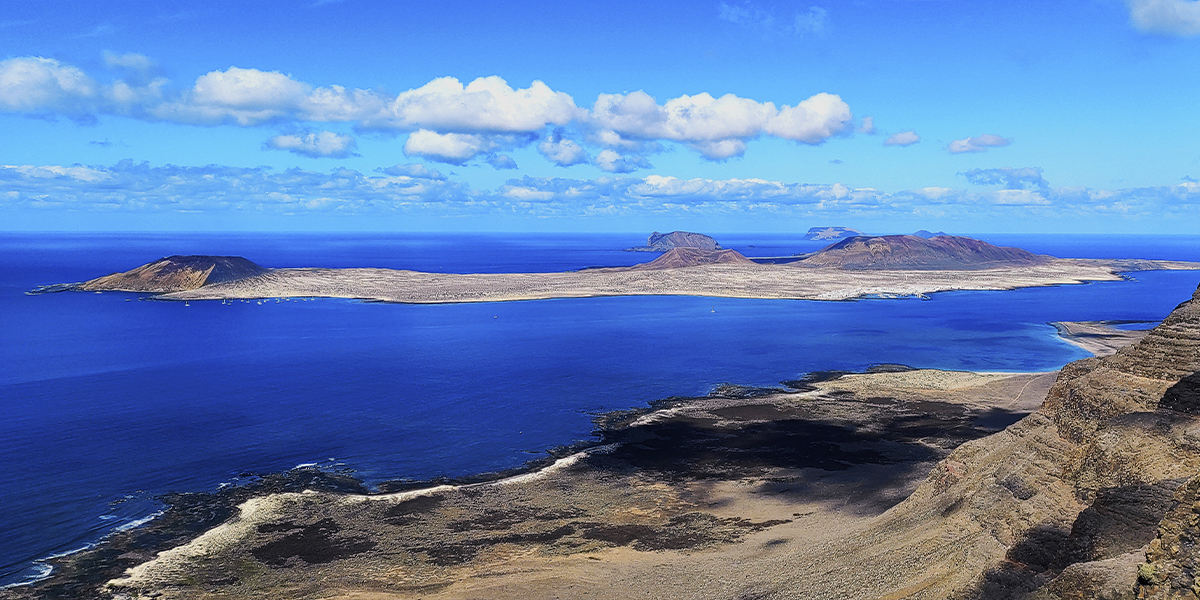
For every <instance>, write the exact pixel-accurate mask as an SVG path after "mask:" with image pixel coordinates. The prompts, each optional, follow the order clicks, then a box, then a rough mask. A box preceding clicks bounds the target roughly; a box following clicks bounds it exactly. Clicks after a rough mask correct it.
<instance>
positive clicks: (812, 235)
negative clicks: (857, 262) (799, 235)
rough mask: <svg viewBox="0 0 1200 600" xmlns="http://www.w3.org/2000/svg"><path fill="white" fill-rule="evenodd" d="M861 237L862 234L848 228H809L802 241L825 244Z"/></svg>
mask: <svg viewBox="0 0 1200 600" xmlns="http://www.w3.org/2000/svg"><path fill="white" fill-rule="evenodd" d="M861 235H864V234H863V232H861V231H859V230H857V229H851V228H849V227H810V228H809V230H808V233H806V234H804V239H806V240H809V241H815V242H826V241H832V240H840V239H843V238H848V237H855V236H861Z"/></svg>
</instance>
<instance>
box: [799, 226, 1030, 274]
mask: <svg viewBox="0 0 1200 600" xmlns="http://www.w3.org/2000/svg"><path fill="white" fill-rule="evenodd" d="M1053 260H1054V258H1053V257H1050V256H1040V255H1037V254H1033V253H1032V252H1029V251H1027V250H1022V249H1020V248H1010V247H1006V246H995V245H992V244H989V243H987V242H984V241H982V240H977V239H974V238H969V237H959V236H951V235H944V234H943V235H939V236H937V237H929V238H925V237H921V236H916V235H882V236H874V237H867V236H858V237H849V238H846V239H844V240H842V241H840V242H838V243H836V244H833V245H832V246H829V247H826V248H824V249H822V250H821V251H820V252H817V253H816V254H814V255H812V256H810V257H808V258H805V259H804V260H802V261H799V262H798V263H796V264H798V265H800V266H806V267H839V268H842V269H905V270H908V269H986V268H989V267H1016V266H1033V265H1043V264H1047V263H1049V262H1051V261H1053Z"/></svg>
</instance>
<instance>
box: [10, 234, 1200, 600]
mask: <svg viewBox="0 0 1200 600" xmlns="http://www.w3.org/2000/svg"><path fill="white" fill-rule="evenodd" d="M716 237H717V238H718V240H720V241H721V242H722V244H723V245H724V246H726V247H732V248H734V249H737V250H739V251H741V252H743V253H744V254H747V255H749V256H780V255H788V254H793V253H797V252H809V251H813V250H816V249H818V248H820V247H821V245H822V244H819V243H814V242H806V241H803V240H802V239H800V236H799V235H796V236H782V235H775V236H754V235H744V234H727V235H717V236H716ZM978 237H981V238H983V239H986V240H987V241H990V242H993V243H997V244H1003V245H1015V246H1020V247H1023V248H1026V249H1029V250H1032V251H1034V252H1039V253H1046V254H1053V255H1056V256H1063V257H1085V258H1131V257H1133V258H1159V259H1179V260H1195V261H1200V236H1167V237H1162V236H1084V235H1070V236H1049V235H1045V236H1038V235H1024V236H1016V235H981V236H978ZM644 240H645V237H644V235H638V234H610V235H609V234H606V235H575V234H572V235H511V234H508V235H502V234H495V235H482V234H455V235H450V234H366V235H364V234H345V235H341V234H333V235H331V234H286V235H285V234H170V235H165V234H140V233H139V234H121V235H113V234H104V235H98V234H57V233H56V234H13V233H8V234H0V315H2V316H3V326H2V327H0V456H3V457H4V461H3V467H0V508H2V510H0V532H2V533H0V585H5V584H12V583H17V582H21V581H26V580H28V579H30V578H32V577H35V576H37V575H39V574H41V573H44V571H45V567H44V566H43V565H40V564H39V563H37V562H36V561H37V560H38V559H42V558H45V557H48V556H52V555H55V554H59V553H63V552H70V551H73V550H77V549H79V548H81V547H85V546H87V545H88V544H91V543H94V542H96V541H97V540H99V539H101V538H102V537H103V536H104V535H105V534H106V533H109V532H111V531H113V530H115V529H118V528H122V527H129V526H131V525H132V524H136V523H138V522H141V520H143V519H145V518H146V517H148V516H151V515H153V514H154V513H155V511H157V510H158V509H159V508H161V506H160V505H159V503H158V502H157V501H156V500H155V497H156V496H157V495H159V494H163V493H166V492H170V491H204V490H214V489H216V488H218V487H219V486H221V485H222V484H228V483H229V482H231V481H234V480H235V479H236V478H237V477H238V474H240V473H244V472H258V473H268V472H276V471H282V470H287V469H290V468H293V467H295V466H297V465H302V464H316V465H319V466H321V467H324V468H330V469H349V470H352V471H353V472H354V474H355V475H356V476H357V477H359V478H361V479H363V480H364V481H365V482H367V483H368V484H374V483H378V482H381V481H384V480H388V479H396V478H415V479H423V478H430V477H436V476H442V475H446V476H451V477H453V476H463V475H470V474H476V473H482V472H491V471H498V470H504V469H508V468H512V467H516V466H519V465H521V464H523V463H525V462H526V461H529V460H531V459H535V458H539V457H541V456H543V455H544V452H545V451H546V450H547V449H549V448H551V447H554V446H558V445H563V444H569V443H572V442H574V441H578V440H586V439H588V438H589V435H590V432H591V429H592V423H591V420H592V417H593V415H595V414H597V413H602V412H605V411H611V410H616V409H628V408H635V407H644V406H645V405H646V403H647V402H651V401H654V400H657V399H661V398H664V397H668V396H677V395H702V394H705V393H707V392H708V391H709V390H710V389H711V388H712V387H713V386H715V385H718V384H720V383H726V382H728V383H737V384H745V385H773V384H776V383H777V382H779V381H781V380H787V379H794V378H796V377H798V376H800V375H802V374H804V373H807V372H810V371H815V370H828V369H850V370H861V369H864V368H866V367H868V366H869V365H871V364H874V363H903V364H907V365H912V366H917V367H935V368H945V369H972V370H989V371H1042V370H1053V369H1057V368H1059V367H1061V366H1062V365H1064V364H1065V363H1067V362H1070V361H1072V360H1076V359H1079V358H1083V357H1084V353H1083V352H1082V351H1080V350H1079V349H1077V348H1075V347H1074V346H1071V345H1069V344H1066V343H1064V342H1062V341H1061V340H1059V339H1058V338H1057V337H1056V335H1055V332H1054V329H1053V328H1052V327H1051V326H1049V325H1048V324H1047V323H1048V322H1050V321H1063V320H1103V319H1119V320H1131V321H1156V320H1159V319H1161V318H1162V317H1164V316H1165V315H1166V314H1167V313H1168V312H1170V310H1171V309H1172V308H1173V307H1175V305H1176V304H1178V303H1179V302H1182V301H1183V300H1185V299H1187V298H1188V297H1190V296H1191V294H1192V292H1193V291H1194V290H1195V289H1196V286H1197V283H1200V272H1145V273H1134V274H1131V279H1130V280H1128V281H1120V282H1105V283H1092V284H1086V285H1074V286H1061V287H1049V288H1034V289H1024V290H1016V291H1008V292H952V293H942V294H935V295H934V296H933V297H932V298H931V299H928V300H921V299H893V300H862V301H857V302H810V301H783V300H738V299H714V298H697V297H630V298H591V299H569V300H539V301H528V302H508V303H489V304H460V305H400V304H379V303H365V302H356V301H346V300H308V301H287V302H275V301H268V302H265V303H262V304H259V303H256V302H238V303H234V304H231V305H228V304H222V303H220V302H192V303H190V304H182V303H176V302H154V301H142V300H141V298H142V296H140V295H137V294H125V293H105V294H92V293H79V292H73V293H60V294H49V295H40V296H27V295H25V294H24V292H25V291H27V290H30V289H32V288H34V287H36V286H39V285H44V284H51V283H61V282H74V281H83V280H86V279H91V278H93V277H97V276H100V275H105V274H108V273H112V272H116V271H124V270H127V269H130V268H133V267H136V266H138V265H141V264H143V263H146V262H149V261H151V260H154V259H156V258H159V257H162V256H166V255H170V254H226V255H240V256H245V257H247V258H249V259H251V260H253V261H255V262H257V263H259V264H261V265H263V266H267V267H297V266H311V267H389V268H399V269H414V270H421V271H433V272H454V273H481V272H483V273H486V272H534V271H562V270H571V269H580V268H584V267H592V266H617V265H629V264H634V263H637V262H643V261H646V260H650V259H652V258H654V257H655V255H652V254H643V253H630V252H622V251H621V249H622V248H626V247H630V246H635V245H639V244H642V243H644Z"/></svg>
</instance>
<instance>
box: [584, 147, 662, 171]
mask: <svg viewBox="0 0 1200 600" xmlns="http://www.w3.org/2000/svg"><path fill="white" fill-rule="evenodd" d="M593 163H594V164H595V165H596V166H597V167H599V168H600V170H602V171H608V172H609V173H632V172H634V171H636V170H638V169H650V168H653V167H654V165H652V164H650V161H649V160H646V157H644V156H623V155H621V154H620V153H618V152H616V151H615V150H611V149H605V150H601V151H600V153H599V154H597V155H596V160H595V161H593Z"/></svg>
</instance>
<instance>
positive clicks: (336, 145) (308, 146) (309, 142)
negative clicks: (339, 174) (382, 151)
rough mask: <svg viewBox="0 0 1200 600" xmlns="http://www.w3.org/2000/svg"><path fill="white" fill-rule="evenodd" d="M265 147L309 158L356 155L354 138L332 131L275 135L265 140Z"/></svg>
mask: <svg viewBox="0 0 1200 600" xmlns="http://www.w3.org/2000/svg"><path fill="white" fill-rule="evenodd" d="M264 145H265V146H266V147H267V148H273V149H275V150H287V151H288V152H291V153H293V154H299V155H301V156H307V157H309V158H347V157H350V156H357V155H356V154H355V153H354V148H355V146H357V142H355V140H354V138H353V137H351V136H348V135H343V134H340V133H334V132H332V131H318V132H309V133H303V134H284V135H277V136H275V137H273V138H271V139H269V140H267V141H266V143H265V144H264Z"/></svg>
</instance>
